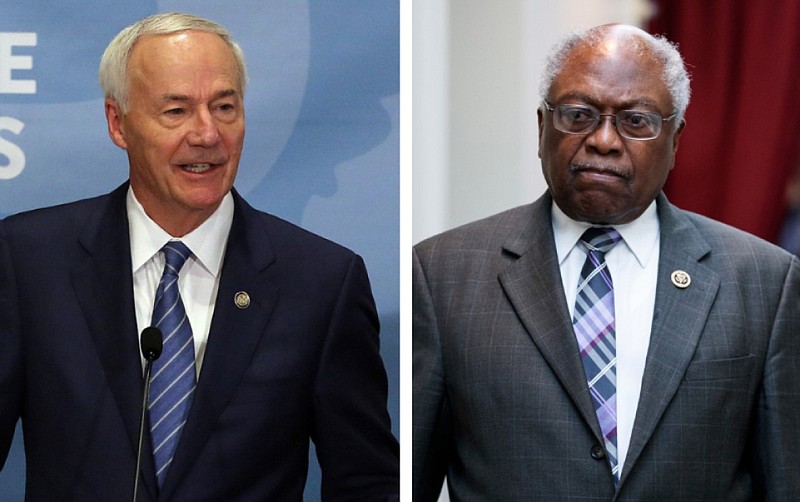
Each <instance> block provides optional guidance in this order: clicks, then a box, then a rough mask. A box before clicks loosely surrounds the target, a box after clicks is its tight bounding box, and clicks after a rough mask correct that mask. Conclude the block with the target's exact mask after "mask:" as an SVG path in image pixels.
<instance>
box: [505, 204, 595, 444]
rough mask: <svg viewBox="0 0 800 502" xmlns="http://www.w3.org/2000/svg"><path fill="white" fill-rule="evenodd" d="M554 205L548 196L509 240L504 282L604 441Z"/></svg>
mask: <svg viewBox="0 0 800 502" xmlns="http://www.w3.org/2000/svg"><path fill="white" fill-rule="evenodd" d="M551 204H552V198H551V197H550V195H549V193H548V194H545V195H544V196H543V197H541V198H540V199H539V200H537V201H536V202H534V204H533V205H532V206H531V212H530V213H529V216H530V217H529V218H527V221H526V222H525V226H524V227H523V228H522V230H521V231H520V232H519V234H517V235H515V236H512V238H510V239H508V241H506V243H505V245H504V246H503V247H504V249H505V251H506V252H507V253H510V254H511V255H512V256H516V257H517V259H516V260H515V261H514V262H512V263H511V264H510V265H509V266H508V267H507V268H506V269H505V270H504V271H503V272H502V273H501V274H500V284H501V285H502V287H503V289H504V290H505V292H506V294H507V295H508V298H509V300H510V301H511V304H512V306H513V308H514V310H515V311H516V312H517V315H519V318H520V320H521V321H522V324H523V325H524V326H525V329H526V330H527V331H528V334H529V335H530V337H531V339H532V340H533V342H534V343H535V344H536V346H537V347H538V349H539V351H540V352H541V353H542V356H543V357H544V358H545V359H546V360H547V362H548V364H549V365H550V367H551V368H552V370H553V372H554V373H555V375H556V377H557V378H558V380H559V381H560V382H561V385H563V386H564V388H565V389H566V391H567V394H568V395H569V396H570V398H571V399H572V400H573V402H574V403H575V405H576V407H577V408H578V410H579V411H580V414H581V416H583V419H584V420H585V421H586V423H587V424H589V426H590V427H591V429H592V431H593V432H594V434H595V436H596V438H597V440H598V441H600V440H601V438H602V433H601V432H600V425H599V423H598V421H597V415H596V414H595V411H594V405H593V404H592V400H591V396H590V395H589V387H588V384H587V382H586V375H585V373H584V370H583V362H582V361H581V358H580V354H579V349H578V342H577V340H576V338H575V336H574V335H573V328H572V320H571V319H570V316H569V309H568V307H567V304H566V301H565V298H566V296H565V294H564V288H563V286H562V282H561V272H560V268H559V264H558V256H557V254H556V248H555V242H554V239H553V230H552V224H551V216H550V209H551Z"/></svg>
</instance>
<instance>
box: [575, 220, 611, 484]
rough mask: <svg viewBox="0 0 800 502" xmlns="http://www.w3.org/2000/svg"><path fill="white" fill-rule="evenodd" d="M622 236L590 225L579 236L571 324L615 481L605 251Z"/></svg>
mask: <svg viewBox="0 0 800 502" xmlns="http://www.w3.org/2000/svg"><path fill="white" fill-rule="evenodd" d="M620 239H621V236H620V234H619V232H617V231H616V230H614V229H613V228H601V227H592V228H589V229H588V230H586V232H584V234H583V235H582V236H581V240H580V243H581V244H582V245H583V246H584V247H585V248H586V250H587V255H586V262H585V263H584V264H583V269H581V277H580V281H579V283H578V293H577V295H576V297H575V311H574V313H573V315H572V326H573V327H574V329H575V336H576V337H577V338H578V347H579V348H580V352H581V359H582V360H583V368H584V370H585V372H586V380H587V381H588V383H589V393H590V394H591V396H592V401H593V402H594V407H595V412H596V413H597V419H598V421H599V422H600V429H601V430H602V432H603V439H604V442H605V447H606V453H607V455H608V460H609V463H610V464H611V472H612V473H613V474H614V483H616V482H618V481H619V470H620V466H619V465H617V347H616V336H615V322H614V286H613V284H612V282H611V274H609V272H608V268H607V267H606V258H605V255H606V252H608V251H609V250H610V249H611V248H612V247H614V245H616V244H617V243H618V242H619V241H620Z"/></svg>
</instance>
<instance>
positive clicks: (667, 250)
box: [620, 195, 720, 486]
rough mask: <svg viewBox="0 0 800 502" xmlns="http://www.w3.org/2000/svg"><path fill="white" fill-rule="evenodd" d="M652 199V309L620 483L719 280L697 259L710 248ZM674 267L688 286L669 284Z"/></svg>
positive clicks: (673, 384)
mask: <svg viewBox="0 0 800 502" xmlns="http://www.w3.org/2000/svg"><path fill="white" fill-rule="evenodd" d="M657 200H658V214H659V220H660V225H661V245H660V257H659V267H658V283H657V286H656V300H655V311H654V314H653V325H652V330H651V334H650V347H649V350H648V354H647V362H646V365H645V370H644V376H643V378H642V390H641V395H640V397H639V406H638V409H637V412H636V419H635V422H634V427H633V432H632V436H631V442H630V446H629V448H628V456H627V459H626V461H625V467H624V469H623V478H622V479H621V480H620V486H621V483H622V482H624V480H625V478H626V477H627V473H629V472H630V470H631V469H632V468H633V466H634V465H635V463H636V461H637V460H638V458H639V455H640V454H641V453H642V450H643V449H644V447H645V445H646V444H647V441H648V440H649V439H650V437H651V436H652V435H653V431H654V430H655V428H656V427H657V425H658V422H659V420H660V419H661V417H662V416H663V414H664V411H665V410H666V408H667V406H668V405H669V403H670V401H671V400H672V398H673V397H674V395H675V393H676V392H677V390H678V387H679V386H680V384H681V381H682V380H683V376H684V374H685V372H686V368H687V367H688V365H689V361H690V360H691V359H692V356H693V355H694V352H695V349H696V347H697V344H698V341H699V340H700V336H701V334H702V330H703V326H704V325H705V323H706V319H707V317H708V314H709V312H710V310H711V306H712V305H713V302H714V298H715V297H716V295H717V290H718V289H719V282H720V279H719V277H718V276H717V274H716V273H715V272H714V271H712V270H710V269H708V268H707V267H705V266H704V265H703V264H702V263H700V260H701V258H703V257H704V256H705V255H707V254H708V253H709V252H710V251H711V248H710V246H709V245H708V243H707V242H706V240H705V239H704V238H703V236H702V235H701V234H700V233H699V232H698V231H697V229H696V228H695V227H694V226H693V225H692V224H691V223H690V222H689V221H688V220H687V219H686V217H685V216H683V215H682V214H681V213H680V212H679V211H678V210H677V209H675V208H674V207H673V206H671V205H670V204H669V202H668V201H667V199H666V197H664V196H663V195H661V196H659V198H658V199H657ZM676 270H682V271H684V272H686V273H688V275H689V277H691V284H690V285H689V286H688V287H686V288H679V287H677V286H676V285H675V284H673V281H672V273H673V272H674V271H676Z"/></svg>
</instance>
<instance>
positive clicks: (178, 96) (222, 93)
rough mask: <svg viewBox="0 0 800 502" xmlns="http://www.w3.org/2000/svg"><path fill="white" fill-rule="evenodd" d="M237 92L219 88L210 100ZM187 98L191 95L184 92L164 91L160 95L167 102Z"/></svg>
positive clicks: (180, 100) (183, 100)
mask: <svg viewBox="0 0 800 502" xmlns="http://www.w3.org/2000/svg"><path fill="white" fill-rule="evenodd" d="M238 93H239V91H237V90H236V89H224V90H221V91H219V92H217V93H216V94H214V97H213V98H212V100H213V99H221V98H227V97H229V96H235V95H236V94H238ZM189 100H191V97H190V96H188V95H186V94H172V93H166V94H162V95H161V101H163V102H165V103H168V102H171V101H178V102H186V101H189Z"/></svg>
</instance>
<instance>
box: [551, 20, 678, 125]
mask: <svg viewBox="0 0 800 502" xmlns="http://www.w3.org/2000/svg"><path fill="white" fill-rule="evenodd" d="M604 35H605V36H597V37H592V38H590V39H588V40H587V41H585V42H584V43H580V44H578V45H576V46H575V47H573V48H572V49H570V51H569V52H568V53H567V55H566V58H565V61H564V65H563V66H562V68H561V70H560V71H559V72H558V74H557V75H556V77H555V79H554V80H553V83H552V86H551V89H550V97H551V99H554V100H556V101H559V100H563V99H564V98H569V97H585V98H586V99H590V100H591V101H596V102H593V103H591V104H595V105H608V106H614V107H616V106H624V105H626V104H629V103H644V104H647V103H649V104H650V105H651V106H652V107H653V108H655V109H658V110H659V111H662V112H666V111H669V110H671V97H670V94H669V90H668V89H667V86H666V84H665V83H664V79H663V72H664V65H663V63H662V62H661V61H660V60H659V59H658V58H657V56H656V55H655V52H654V51H653V49H652V47H651V45H650V44H649V42H648V41H647V40H646V39H644V38H643V37H641V36H639V35H638V34H637V33H622V34H621V35H617V36H610V35H608V34H604Z"/></svg>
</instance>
